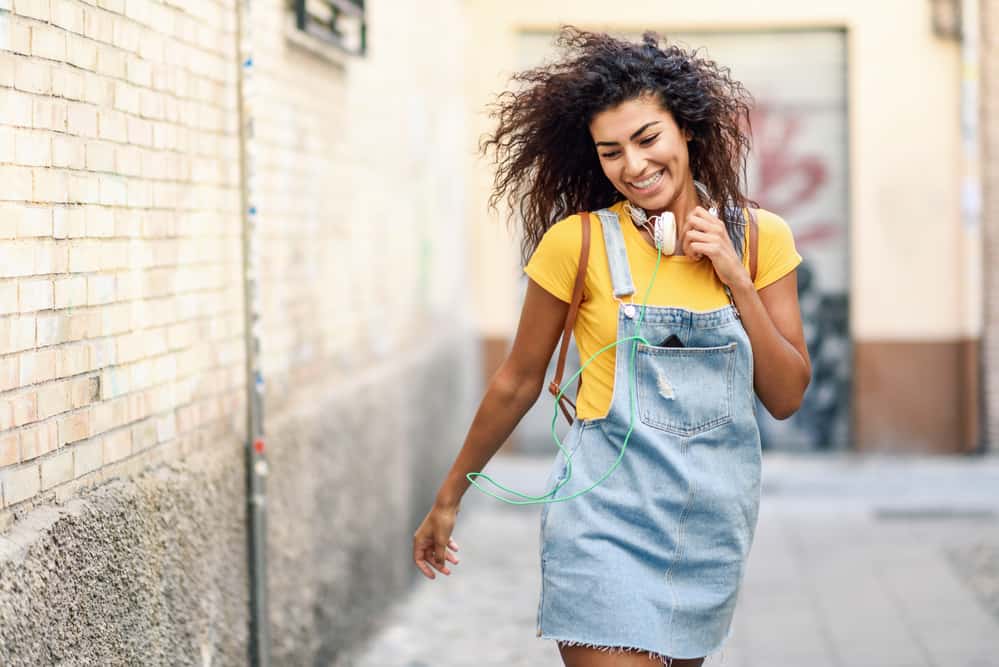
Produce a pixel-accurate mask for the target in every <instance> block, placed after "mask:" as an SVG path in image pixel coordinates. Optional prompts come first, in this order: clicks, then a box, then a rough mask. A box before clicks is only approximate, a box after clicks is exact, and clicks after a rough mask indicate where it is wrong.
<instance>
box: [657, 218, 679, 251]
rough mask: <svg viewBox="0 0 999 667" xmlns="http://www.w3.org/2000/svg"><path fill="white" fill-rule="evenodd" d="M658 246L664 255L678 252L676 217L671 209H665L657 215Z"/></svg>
mask: <svg viewBox="0 0 999 667" xmlns="http://www.w3.org/2000/svg"><path fill="white" fill-rule="evenodd" d="M654 236H655V239H656V246H657V247H658V248H659V249H660V250H661V251H662V253H663V254H664V255H672V254H673V253H674V252H676V217H674V215H673V214H672V213H670V212H669V211H663V212H662V213H661V214H660V215H659V216H657V217H656V227H655V231H654Z"/></svg>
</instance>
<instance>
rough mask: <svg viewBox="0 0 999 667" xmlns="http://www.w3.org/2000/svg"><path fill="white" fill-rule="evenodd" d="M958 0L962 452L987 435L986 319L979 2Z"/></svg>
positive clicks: (971, 449)
mask: <svg viewBox="0 0 999 667" xmlns="http://www.w3.org/2000/svg"><path fill="white" fill-rule="evenodd" d="M980 1H981V0H961V1H960V7H959V11H960V35H961V221H962V225H961V229H962V231H963V234H962V236H963V239H962V243H961V244H960V245H961V246H962V253H961V260H962V261H961V263H960V265H961V266H962V268H963V271H964V280H963V281H961V282H962V289H961V292H962V294H961V296H962V301H963V303H964V308H963V311H964V313H963V315H964V317H963V320H964V322H963V323H962V324H963V329H964V332H963V333H964V336H966V337H967V338H966V341H965V342H964V354H963V355H962V356H963V368H962V369H961V372H962V375H963V376H964V381H963V382H962V386H963V387H964V391H965V392H966V395H965V396H963V397H962V400H961V405H962V409H963V411H964V413H965V414H963V415H962V422H963V423H964V424H966V425H967V429H968V431H967V432H966V433H965V442H964V443H963V444H964V451H966V452H975V451H978V450H980V449H981V446H982V442H983V437H982V434H983V433H984V419H983V417H984V406H985V400H984V391H983V389H984V384H985V383H984V377H985V375H984V368H983V366H982V362H983V349H982V336H983V333H984V321H985V310H984V304H985V298H984V287H985V285H984V268H983V254H984V253H983V243H984V235H983V232H982V176H981V162H980V159H979V155H980V142H981V127H980V126H981V123H980V120H979V114H980V113H981V106H980V100H979V87H980V76H981V74H980V72H981V64H980V61H979V48H978V42H979V30H980V22H979V2H980Z"/></svg>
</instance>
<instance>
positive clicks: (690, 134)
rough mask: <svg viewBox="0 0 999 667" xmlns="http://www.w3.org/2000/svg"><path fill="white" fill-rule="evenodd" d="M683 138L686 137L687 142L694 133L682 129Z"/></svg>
mask: <svg viewBox="0 0 999 667" xmlns="http://www.w3.org/2000/svg"><path fill="white" fill-rule="evenodd" d="M683 138H684V139H686V140H687V143H688V144H689V143H690V141H691V139H693V138H694V133H693V132H691V131H690V130H684V131H683Z"/></svg>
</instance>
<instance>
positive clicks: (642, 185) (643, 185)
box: [632, 170, 663, 190]
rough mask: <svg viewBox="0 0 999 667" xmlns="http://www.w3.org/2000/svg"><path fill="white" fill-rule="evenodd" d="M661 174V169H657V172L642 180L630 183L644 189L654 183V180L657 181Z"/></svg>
mask: <svg viewBox="0 0 999 667" xmlns="http://www.w3.org/2000/svg"><path fill="white" fill-rule="evenodd" d="M662 175H663V172H662V170H659V171H658V172H656V173H655V174H653V175H652V176H649V177H648V178H647V179H645V180H644V181H638V182H636V183H632V185H634V186H635V187H636V188H638V189H639V190H644V189H645V188H647V187H649V186H652V185H655V184H656V182H658V181H659V179H660V178H661V177H662Z"/></svg>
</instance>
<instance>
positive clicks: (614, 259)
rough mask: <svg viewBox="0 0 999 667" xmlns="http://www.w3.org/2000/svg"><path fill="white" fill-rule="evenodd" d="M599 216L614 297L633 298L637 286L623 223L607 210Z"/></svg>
mask: <svg viewBox="0 0 999 667" xmlns="http://www.w3.org/2000/svg"><path fill="white" fill-rule="evenodd" d="M597 215H598V216H599V217H600V227H601V228H602V229H603V232H604V246H605V247H606V248H607V262H608V264H609V265H610V274H611V283H612V285H613V287H614V296H615V298H618V299H620V298H621V297H625V296H631V295H632V294H634V293H635V284H634V283H633V282H632V281H631V269H630V268H629V267H628V253H627V251H626V250H625V247H624V235H623V234H622V233H621V223H620V222H619V221H618V217H617V214H615V213H614V212H613V211H608V210H607V209H605V208H604V209H600V210H599V211H597Z"/></svg>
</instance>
